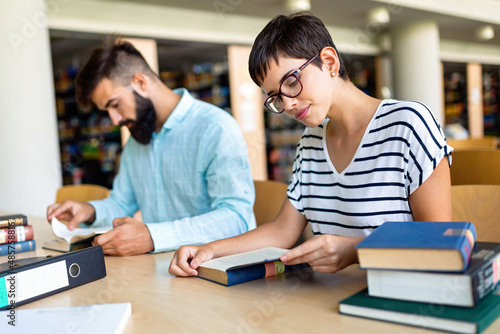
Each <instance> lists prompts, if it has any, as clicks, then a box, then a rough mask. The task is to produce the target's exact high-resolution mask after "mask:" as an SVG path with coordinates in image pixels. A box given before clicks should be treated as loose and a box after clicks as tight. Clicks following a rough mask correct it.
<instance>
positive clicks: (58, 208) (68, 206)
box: [47, 200, 95, 230]
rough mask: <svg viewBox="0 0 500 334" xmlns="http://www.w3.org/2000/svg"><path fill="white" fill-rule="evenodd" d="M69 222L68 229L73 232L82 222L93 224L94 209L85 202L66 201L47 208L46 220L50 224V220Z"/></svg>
mask: <svg viewBox="0 0 500 334" xmlns="http://www.w3.org/2000/svg"><path fill="white" fill-rule="evenodd" d="M54 217H55V218H57V219H58V220H66V221H69V224H68V229H70V230H73V229H74V228H75V227H77V226H78V224H80V223H83V222H93V221H94V220H95V209H94V207H93V206H92V205H90V204H88V203H85V202H77V201H72V200H67V201H64V202H62V203H56V204H52V205H51V206H49V207H48V208H47V220H48V221H49V223H51V222H52V218H54Z"/></svg>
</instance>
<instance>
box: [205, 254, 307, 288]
mask: <svg viewBox="0 0 500 334" xmlns="http://www.w3.org/2000/svg"><path fill="white" fill-rule="evenodd" d="M286 252H288V249H282V248H276V247H267V248H262V249H258V250H255V251H251V252H245V253H241V254H235V255H229V256H223V257H220V258H216V259H212V260H209V261H207V262H203V263H202V264H201V265H200V266H199V267H198V269H197V271H198V277H201V278H204V279H207V280H209V281H213V282H216V283H219V284H222V285H226V286H230V285H234V284H239V283H244V282H248V281H252V280H256V279H259V278H264V277H270V276H275V275H279V274H283V273H284V272H285V271H290V270H294V269H299V268H303V267H306V266H307V264H300V265H294V266H285V265H284V264H283V263H282V262H281V261H280V260H279V259H280V257H281V255H283V254H285V253H286Z"/></svg>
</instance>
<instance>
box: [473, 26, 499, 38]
mask: <svg viewBox="0 0 500 334" xmlns="http://www.w3.org/2000/svg"><path fill="white" fill-rule="evenodd" d="M493 37H495V30H494V29H493V27H492V26H490V25H486V26H482V27H480V28H479V29H477V31H476V38H477V39H478V40H480V41H489V40H490V39H492V38H493Z"/></svg>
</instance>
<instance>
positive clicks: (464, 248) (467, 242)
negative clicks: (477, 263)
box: [460, 223, 476, 270]
mask: <svg viewBox="0 0 500 334" xmlns="http://www.w3.org/2000/svg"><path fill="white" fill-rule="evenodd" d="M460 240H461V242H460V243H461V246H460V252H461V253H462V258H463V261H464V270H465V269H467V266H468V265H469V262H470V259H471V256H472V250H473V249H474V244H475V243H476V227H475V226H474V224H472V223H468V227H467V228H465V229H464V234H463V238H461V239H460Z"/></svg>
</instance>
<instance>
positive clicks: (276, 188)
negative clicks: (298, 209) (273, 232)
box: [253, 180, 288, 226]
mask: <svg viewBox="0 0 500 334" xmlns="http://www.w3.org/2000/svg"><path fill="white" fill-rule="evenodd" d="M253 184H254V186H255V203H254V206H253V212H254V214H255V220H256V221H257V226H260V225H262V224H264V223H267V222H270V221H271V220H273V219H274V218H275V217H276V216H277V215H278V212H279V211H280V209H281V205H282V204H283V200H284V199H285V197H286V188H287V187H288V185H287V184H286V183H283V182H278V181H270V180H269V181H255V180H254V181H253Z"/></svg>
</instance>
